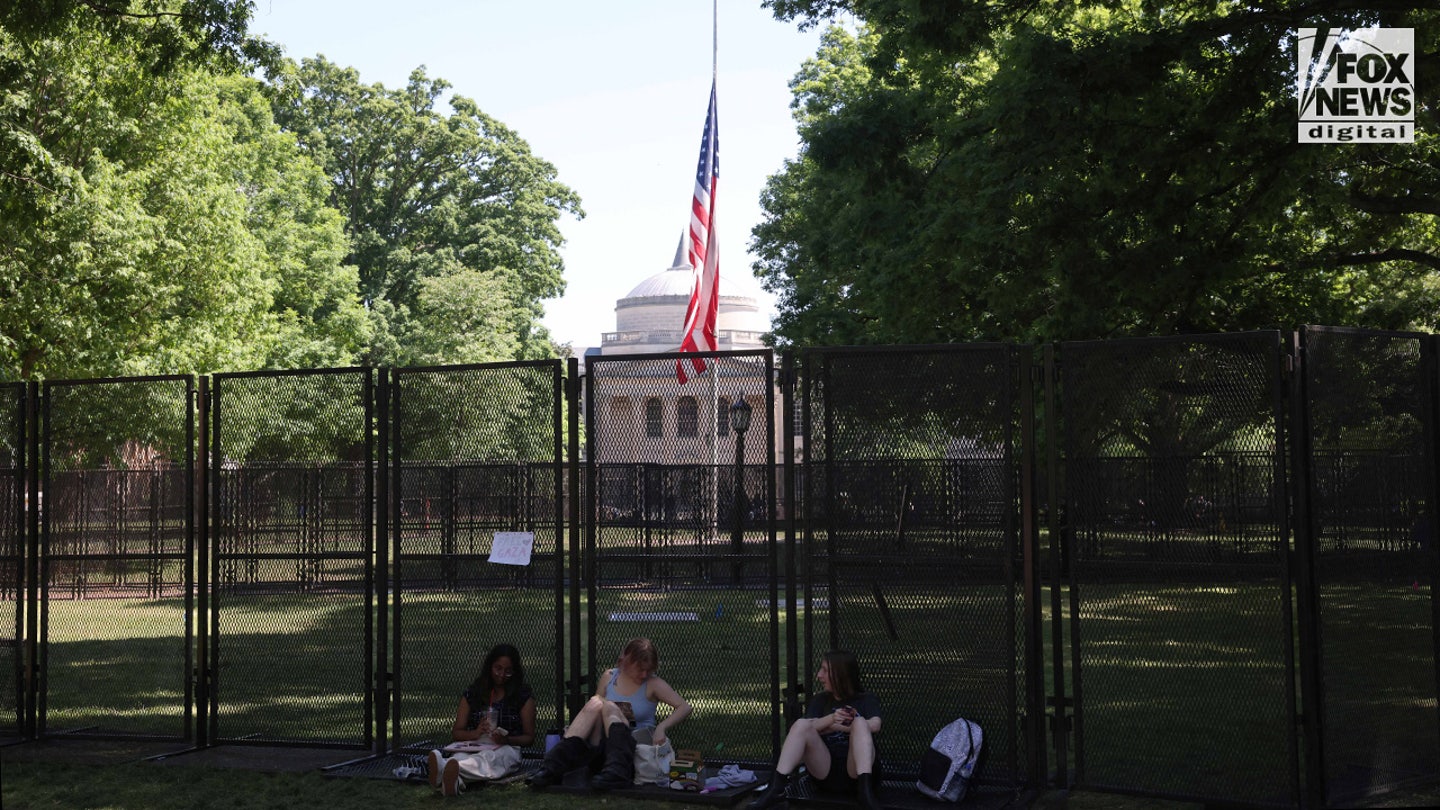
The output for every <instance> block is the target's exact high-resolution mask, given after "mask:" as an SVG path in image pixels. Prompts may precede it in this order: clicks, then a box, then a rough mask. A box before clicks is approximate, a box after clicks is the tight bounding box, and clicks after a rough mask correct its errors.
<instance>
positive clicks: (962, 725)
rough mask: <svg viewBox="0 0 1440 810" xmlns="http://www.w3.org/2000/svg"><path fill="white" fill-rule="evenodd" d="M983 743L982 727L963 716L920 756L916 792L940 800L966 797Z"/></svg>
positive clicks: (931, 742)
mask: <svg viewBox="0 0 1440 810" xmlns="http://www.w3.org/2000/svg"><path fill="white" fill-rule="evenodd" d="M984 744H985V735H984V733H983V732H981V731H980V726H978V725H976V724H975V723H972V722H970V721H969V720H966V719H964V718H963V717H962V718H960V719H959V720H956V721H955V722H953V723H951V724H949V725H948V726H946V727H944V728H942V729H940V733H938V734H936V735H935V739H934V740H931V741H930V747H929V748H927V749H926V750H925V753H924V754H922V755H921V757H920V780H919V781H917V782H916V783H915V789H916V790H918V791H920V792H921V793H924V794H925V795H926V796H929V797H930V798H932V799H939V800H941V801H948V802H958V801H960V800H961V799H963V798H965V793H966V791H968V790H969V789H970V779H971V778H972V777H973V776H974V775H975V763H976V762H977V761H978V760H979V759H980V748H981V747H982V746H983V745H984Z"/></svg>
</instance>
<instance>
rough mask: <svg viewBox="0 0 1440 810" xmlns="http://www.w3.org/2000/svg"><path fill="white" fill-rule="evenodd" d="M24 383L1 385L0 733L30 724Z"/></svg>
mask: <svg viewBox="0 0 1440 810" xmlns="http://www.w3.org/2000/svg"><path fill="white" fill-rule="evenodd" d="M24 394H25V387H24V386H23V385H20V384H5V385H0V737H9V736H19V735H20V734H21V733H22V731H23V729H24V727H25V721H24V717H25V703H24V698H25V693H24V689H25V675H24V662H25V656H24V641H25V623H24V622H25V610H24V608H25V505H26V503H27V502H28V493H27V492H26V490H25V438H26V429H25V427H26V425H25V404H24V403H25V397H24Z"/></svg>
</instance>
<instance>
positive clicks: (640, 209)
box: [251, 0, 820, 353]
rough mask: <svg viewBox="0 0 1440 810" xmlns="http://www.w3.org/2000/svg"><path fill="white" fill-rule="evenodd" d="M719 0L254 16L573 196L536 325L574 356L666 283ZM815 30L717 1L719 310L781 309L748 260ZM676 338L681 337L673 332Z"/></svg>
mask: <svg viewBox="0 0 1440 810" xmlns="http://www.w3.org/2000/svg"><path fill="white" fill-rule="evenodd" d="M714 8H715V6H714V5H712V0H608V2H601V0H528V1H527V2H519V1H518V0H405V2H397V0H256V3H255V16H254V19H253V21H252V24H251V29H252V31H253V32H255V33H257V34H260V35H263V36H264V37H265V38H266V39H269V40H271V41H272V42H275V43H277V44H278V45H280V46H281V47H282V48H283V49H284V51H285V54H286V56H288V57H290V58H292V59H295V60H297V61H298V60H300V59H302V58H304V57H307V56H314V55H316V54H322V55H324V56H325V58H326V59H328V60H330V61H331V62H334V63H337V64H340V65H344V66H348V67H353V68H355V69H356V70H357V71H359V73H360V79H361V81H362V82H365V83H369V84H374V83H379V84H383V85H385V86H386V87H388V88H399V87H403V86H404V85H405V83H406V81H407V80H408V78H409V76H410V72H411V71H412V70H413V69H415V68H416V67H418V66H421V65H423V66H425V69H426V72H427V74H428V75H429V76H430V77H432V78H434V77H439V78H443V79H445V80H447V81H448V82H450V84H451V85H452V92H454V93H458V94H460V95H463V96H466V97H469V98H472V99H474V100H475V101H476V103H477V104H478V105H479V107H480V109H482V110H484V111H485V112H486V113H488V114H490V115H492V116H494V117H495V118H497V119H498V120H500V121H501V122H503V123H504V124H505V125H506V126H509V127H510V128H511V129H513V130H515V131H516V132H517V133H518V134H519V135H520V137H522V138H524V139H525V141H526V142H527V143H529V145H530V149H531V151H532V152H533V153H534V154H535V155H537V156H539V157H541V158H543V159H545V160H547V161H549V162H550V163H551V164H553V165H554V166H555V167H556V169H557V172H558V177H559V180H560V181H561V182H562V183H565V184H566V185H567V186H569V187H570V188H571V189H573V190H574V191H575V192H576V193H578V194H579V195H580V198H581V207H582V208H583V209H584V211H585V218H584V219H583V220H576V219H575V218H574V217H569V216H566V217H562V218H561V220H560V229H561V231H562V233H563V234H564V237H565V240H566V244H565V245H564V246H563V247H562V248H561V255H562V257H563V258H564V261H565V281H566V292H565V295H564V296H563V297H562V298H559V299H551V300H549V301H547V302H546V303H545V317H544V321H543V322H544V324H545V326H546V327H547V328H548V329H549V330H550V333H551V335H552V336H553V337H554V339H555V340H556V341H557V342H559V343H569V344H571V345H572V346H574V347H575V349H576V351H577V353H579V352H580V351H582V350H583V349H584V348H585V347H588V346H598V345H600V335H601V333H602V332H607V331H614V329H615V301H616V300H617V299H619V298H622V297H624V296H625V294H626V293H628V292H629V291H630V290H631V289H632V288H634V287H635V286H636V285H638V284H639V283H640V282H641V281H644V280H645V279H646V278H649V277H650V276H652V275H654V274H656V273H659V272H662V271H664V270H666V269H668V268H669V267H670V265H671V262H672V260H673V259H674V257H675V249H676V246H677V245H678V243H679V241H680V236H681V234H682V233H683V232H684V231H685V229H686V228H687V227H688V226H689V216H690V199H691V195H692V192H693V190H694V187H695V165H696V161H697V160H698V159H699V155H700V136H701V132H702V130H703V129H704V125H705V109H706V106H707V104H708V102H709V97H710V80H711V66H712V43H713V42H714V41H715V37H713V36H712V18H713V17H712V9H714ZM819 40H820V31H819V30H818V29H811V30H810V31H805V32H801V31H800V30H799V27H798V25H796V24H795V23H785V22H781V21H778V20H776V19H775V18H774V17H773V16H772V15H771V14H770V12H769V11H768V10H766V9H764V8H761V6H760V0H718V42H719V47H718V51H717V53H718V59H717V60H715V61H716V64H717V66H718V68H717V70H718V91H717V92H718V108H719V129H720V179H719V182H718V191H717V193H716V223H717V224H716V228H717V233H718V236H719V239H720V278H721V290H722V294H730V293H732V292H739V293H741V294H749V295H753V296H754V297H756V298H758V299H759V300H760V302H761V305H762V308H764V309H765V310H766V311H767V312H770V311H773V306H774V300H773V297H772V296H770V294H769V293H766V292H764V291H763V290H762V289H761V287H760V283H759V282H758V281H757V280H756V279H755V278H754V275H753V271H752V270H751V265H752V264H753V263H754V258H753V257H752V256H751V255H750V254H749V253H748V252H747V247H748V245H749V242H750V229H751V228H752V227H754V226H755V224H757V223H758V222H760V220H761V218H762V217H761V210H760V202H759V198H760V192H761V190H762V189H763V188H764V185H765V181H766V178H768V177H769V176H770V175H771V174H774V173H775V172H777V171H779V170H780V168H781V167H782V166H783V165H784V161H785V160H786V159H787V158H793V157H794V156H795V154H796V152H797V149H798V143H799V141H798V138H797V136H796V134H795V123H794V120H793V119H792V118H791V115H790V99H791V95H790V90H789V82H790V80H791V79H792V78H793V77H794V75H795V73H796V72H797V71H798V70H799V68H800V65H801V63H803V62H804V60H805V59H807V58H809V57H811V56H813V55H814V54H815V51H816V48H817V47H818V45H819ZM675 328H676V329H677V330H679V329H680V328H681V324H679V323H677V324H676V325H675Z"/></svg>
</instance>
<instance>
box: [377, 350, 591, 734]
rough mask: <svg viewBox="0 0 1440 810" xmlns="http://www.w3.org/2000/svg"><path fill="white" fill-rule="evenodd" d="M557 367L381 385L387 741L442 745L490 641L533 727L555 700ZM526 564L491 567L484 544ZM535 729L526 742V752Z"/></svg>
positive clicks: (559, 654)
mask: <svg viewBox="0 0 1440 810" xmlns="http://www.w3.org/2000/svg"><path fill="white" fill-rule="evenodd" d="M563 382H564V373H563V367H562V366H561V364H560V363H559V362H558V361H553V362H536V363H526V364H509V365H486V366H469V367H461V368H437V369H399V370H397V371H395V372H394V376H393V380H392V381H391V382H390V384H389V391H390V398H389V402H390V409H391V410H390V417H391V425H393V427H392V433H391V436H392V447H393V448H394V449H393V454H392V457H391V466H390V480H391V483H392V486H393V490H392V491H393V492H394V493H396V497H394V498H393V499H392V502H391V508H392V512H391V514H390V526H391V531H390V541H391V546H390V557H391V561H392V568H391V577H390V593H391V600H392V601H391V605H392V609H391V615H392V617H393V631H394V632H393V636H392V639H393V640H392V647H391V656H392V657H391V658H390V661H389V666H390V667H391V668H390V669H388V670H387V671H389V672H393V673H394V680H393V683H392V684H391V686H392V688H393V703H392V707H393V708H392V716H391V723H392V736H393V740H394V743H395V747H397V748H402V749H424V750H429V749H430V748H434V747H437V745H439V744H443V743H445V742H448V741H449V731H450V723H452V722H453V721H454V719H455V707H456V704H457V702H458V699H459V697H460V694H461V692H462V691H463V690H464V689H465V687H466V686H468V685H469V684H470V682H471V680H472V679H473V678H474V677H476V676H477V675H478V674H479V673H480V667H481V664H482V662H483V659H484V657H485V655H486V653H487V651H488V650H489V648H490V646H491V645H493V644H495V643H499V642H508V643H511V644H514V645H515V646H516V648H517V649H518V651H519V652H520V654H521V663H522V665H523V666H524V668H525V669H524V671H525V677H526V680H527V681H528V683H529V684H530V685H531V687H532V689H533V690H534V692H535V703H536V724H537V726H538V728H539V730H540V731H543V730H544V729H546V728H551V727H556V726H559V725H560V722H561V717H562V715H563V710H562V701H563V699H564V679H565V673H564V661H565V650H564V638H565V635H564V604H565V599H564V596H565V594H564V590H563V588H564V573H565V567H564V559H563V556H562V552H563V549H564V543H563V535H562V531H563V528H564V512H563V506H564V494H563V493H564V490H563V489H562V484H563V481H562V477H561V473H562V469H563V467H562V463H563V460H564V457H563V448H564V444H563V435H564V434H563V433H562V431H561V427H562V419H563V416H564V407H565V401H564V389H563ZM497 536H499V537H507V536H508V537H510V538H513V539H518V540H519V541H520V542H522V543H528V544H530V561H529V564H528V565H516V564H513V563H501V562H492V561H491V554H492V552H493V551H494V550H495V549H494V543H495V538H496V537H497ZM543 743H544V736H543V734H541V735H537V739H536V740H535V742H534V743H533V744H532V745H531V746H530V747H531V748H532V749H534V750H535V751H539V750H540V749H541V746H542V745H543Z"/></svg>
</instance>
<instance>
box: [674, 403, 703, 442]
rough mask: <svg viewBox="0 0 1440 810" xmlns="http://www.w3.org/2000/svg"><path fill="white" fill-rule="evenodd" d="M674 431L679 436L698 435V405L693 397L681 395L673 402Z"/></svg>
mask: <svg viewBox="0 0 1440 810" xmlns="http://www.w3.org/2000/svg"><path fill="white" fill-rule="evenodd" d="M675 432H676V433H677V434H679V435H681V436H698V435H700V406H699V405H697V404H695V398H694V397H681V398H680V401H679V402H677V403H676V404H675Z"/></svg>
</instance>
